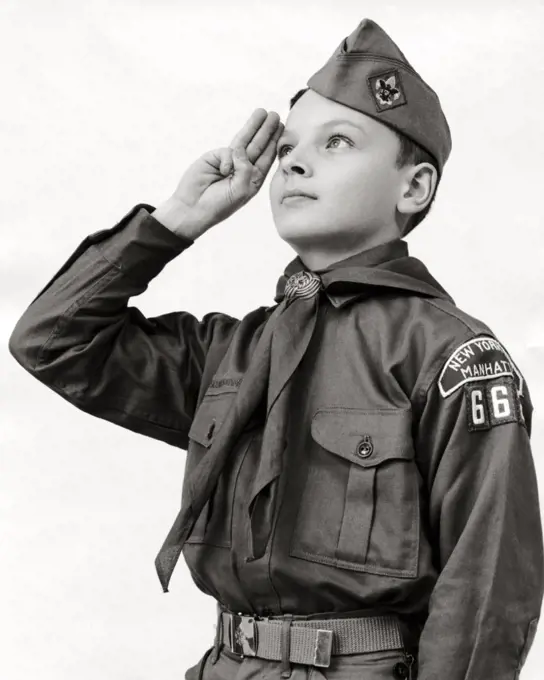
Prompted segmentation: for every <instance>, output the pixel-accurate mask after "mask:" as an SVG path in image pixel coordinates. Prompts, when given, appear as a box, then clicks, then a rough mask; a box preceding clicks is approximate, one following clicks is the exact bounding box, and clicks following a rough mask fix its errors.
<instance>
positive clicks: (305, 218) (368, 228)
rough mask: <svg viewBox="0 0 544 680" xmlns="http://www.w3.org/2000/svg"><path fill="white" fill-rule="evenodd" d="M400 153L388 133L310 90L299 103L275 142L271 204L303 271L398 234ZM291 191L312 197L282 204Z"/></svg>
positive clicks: (285, 201)
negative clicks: (276, 143) (338, 120)
mask: <svg viewBox="0 0 544 680" xmlns="http://www.w3.org/2000/svg"><path fill="white" fill-rule="evenodd" d="M336 119H343V120H344V121H349V122H333V121H335V120H336ZM350 123H351V124H350ZM398 149H399V140H398V139H397V137H396V135H395V133H394V132H393V131H392V130H390V129H389V128H388V127H387V126H386V125H382V124H381V123H379V122H378V121H376V120H374V119H373V118H371V117H370V116H366V115H365V114H363V113H361V112H359V111H356V110H355V109H351V108H349V107H347V106H344V105H342V104H338V103H337V102H334V101H332V100H330V99H327V98H326V97H323V96H321V95H320V94H318V93H317V92H314V91H313V90H308V91H307V92H305V93H304V94H303V95H302V97H301V98H300V99H299V100H298V101H297V102H296V104H295V105H294V106H293V108H292V109H291V111H290V112H289V115H288V117H287V121H286V123H285V130H284V131H283V133H282V135H281V137H280V138H279V140H278V146H277V152H278V156H277V158H278V165H277V167H276V171H275V173H274V175H273V176H272V179H271V182H270V203H271V207H272V215H273V219H274V223H275V225H276V229H277V231H278V233H279V235H280V237H281V238H282V239H283V240H284V241H286V242H287V243H289V244H290V245H291V246H292V247H293V249H294V250H295V251H297V253H298V254H299V256H301V257H302V258H303V261H304V262H305V264H306V265H307V266H309V267H311V268H313V269H318V268H320V267H325V266H328V264H330V263H332V262H335V261H338V260H341V259H344V258H345V257H348V256H350V255H352V254H355V253H357V252H359V251H361V250H364V249H366V248H369V247H372V246H374V245H378V244H380V243H384V242H386V241H389V240H391V239H393V238H398V237H399V236H400V232H399V228H398V226H397V224H396V221H395V210H396V204H397V200H398V199H399V198H400V192H401V190H402V189H403V188H405V185H404V184H403V178H404V173H403V172H402V169H397V168H396V167H395V159H396V156H397V152H398ZM289 189H295V190H300V191H303V192H308V193H310V194H313V195H314V196H316V198H315V199H314V198H287V199H285V200H284V192H285V191H287V190H289Z"/></svg>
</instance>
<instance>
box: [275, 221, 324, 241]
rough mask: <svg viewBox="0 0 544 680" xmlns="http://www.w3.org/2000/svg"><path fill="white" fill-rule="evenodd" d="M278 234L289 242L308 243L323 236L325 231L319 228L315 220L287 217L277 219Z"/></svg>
mask: <svg viewBox="0 0 544 680" xmlns="http://www.w3.org/2000/svg"><path fill="white" fill-rule="evenodd" d="M275 224H276V231H277V232H278V236H279V237H280V238H281V239H283V240H284V241H287V242H288V243H291V242H296V243H306V242H308V241H309V242H311V241H315V240H317V239H319V238H322V237H323V235H324V231H326V230H322V229H319V227H318V225H316V223H315V220H302V219H299V220H294V219H287V220H281V221H276V223H275Z"/></svg>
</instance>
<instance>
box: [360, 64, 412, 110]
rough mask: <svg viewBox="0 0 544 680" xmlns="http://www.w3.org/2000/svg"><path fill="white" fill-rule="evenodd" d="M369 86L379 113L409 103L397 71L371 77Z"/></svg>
mask: <svg viewBox="0 0 544 680" xmlns="http://www.w3.org/2000/svg"><path fill="white" fill-rule="evenodd" d="M368 84H369V86H370V92H371V94H372V97H373V99H374V103H375V104H376V108H377V109H378V111H379V112H381V111H386V110H391V109H394V108H395V107H397V106H402V105H403V104H406V103H407V102H406V96H405V94H404V90H403V88H402V83H401V80H400V74H399V72H398V71H397V70H393V71H387V72H386V73H379V74H377V75H374V76H371V77H370V78H369V79H368Z"/></svg>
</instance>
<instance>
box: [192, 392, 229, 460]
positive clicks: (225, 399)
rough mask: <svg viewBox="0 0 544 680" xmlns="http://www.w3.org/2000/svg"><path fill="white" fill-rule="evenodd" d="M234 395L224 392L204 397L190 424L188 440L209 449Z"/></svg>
mask: <svg viewBox="0 0 544 680" xmlns="http://www.w3.org/2000/svg"><path fill="white" fill-rule="evenodd" d="M236 394H237V393H236V392H226V393H224V394H213V395H209V396H205V397H204V399H202V401H201V403H200V406H199V407H198V408H197V411H196V413H195V417H194V418H193V422H192V423H191V427H190V429H189V439H194V440H195V441H196V442H198V443H199V444H202V446H205V447H206V448H208V447H210V446H211V444H212V442H213V438H214V436H215V434H216V433H217V431H218V430H219V428H220V427H221V424H222V423H223V421H224V420H225V417H226V415H227V412H228V410H229V408H230V406H231V405H232V402H233V400H234V398H235V397H236Z"/></svg>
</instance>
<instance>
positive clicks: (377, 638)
mask: <svg viewBox="0 0 544 680" xmlns="http://www.w3.org/2000/svg"><path fill="white" fill-rule="evenodd" d="M286 622H288V624H289V628H288V640H287V652H288V660H289V662H291V663H302V664H311V665H313V666H324V667H327V666H329V665H330V661H331V656H338V655H342V654H362V653H365V652H378V651H384V650H393V649H404V644H403V638H402V634H401V627H400V624H399V621H398V619H397V618H396V617H395V616H368V617H359V618H346V619H341V618H338V619H311V620H292V619H289V618H287V621H286V618H282V617H279V618H276V619H273V618H270V617H261V616H256V615H243V614H235V613H233V612H229V611H224V610H221V609H220V608H219V606H218V619H217V631H216V654H217V653H218V652H219V646H220V643H221V641H222V642H223V643H224V644H225V645H226V647H227V648H228V649H229V650H230V651H231V652H233V653H234V654H238V655H239V656H240V657H241V658H243V657H244V656H257V657H260V658H262V659H270V660H275V661H281V660H284V661H286V660H287V659H286V655H285V644H286V642H284V643H283V646H282V629H283V634H284V640H285V635H286V633H287V630H286Z"/></svg>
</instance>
